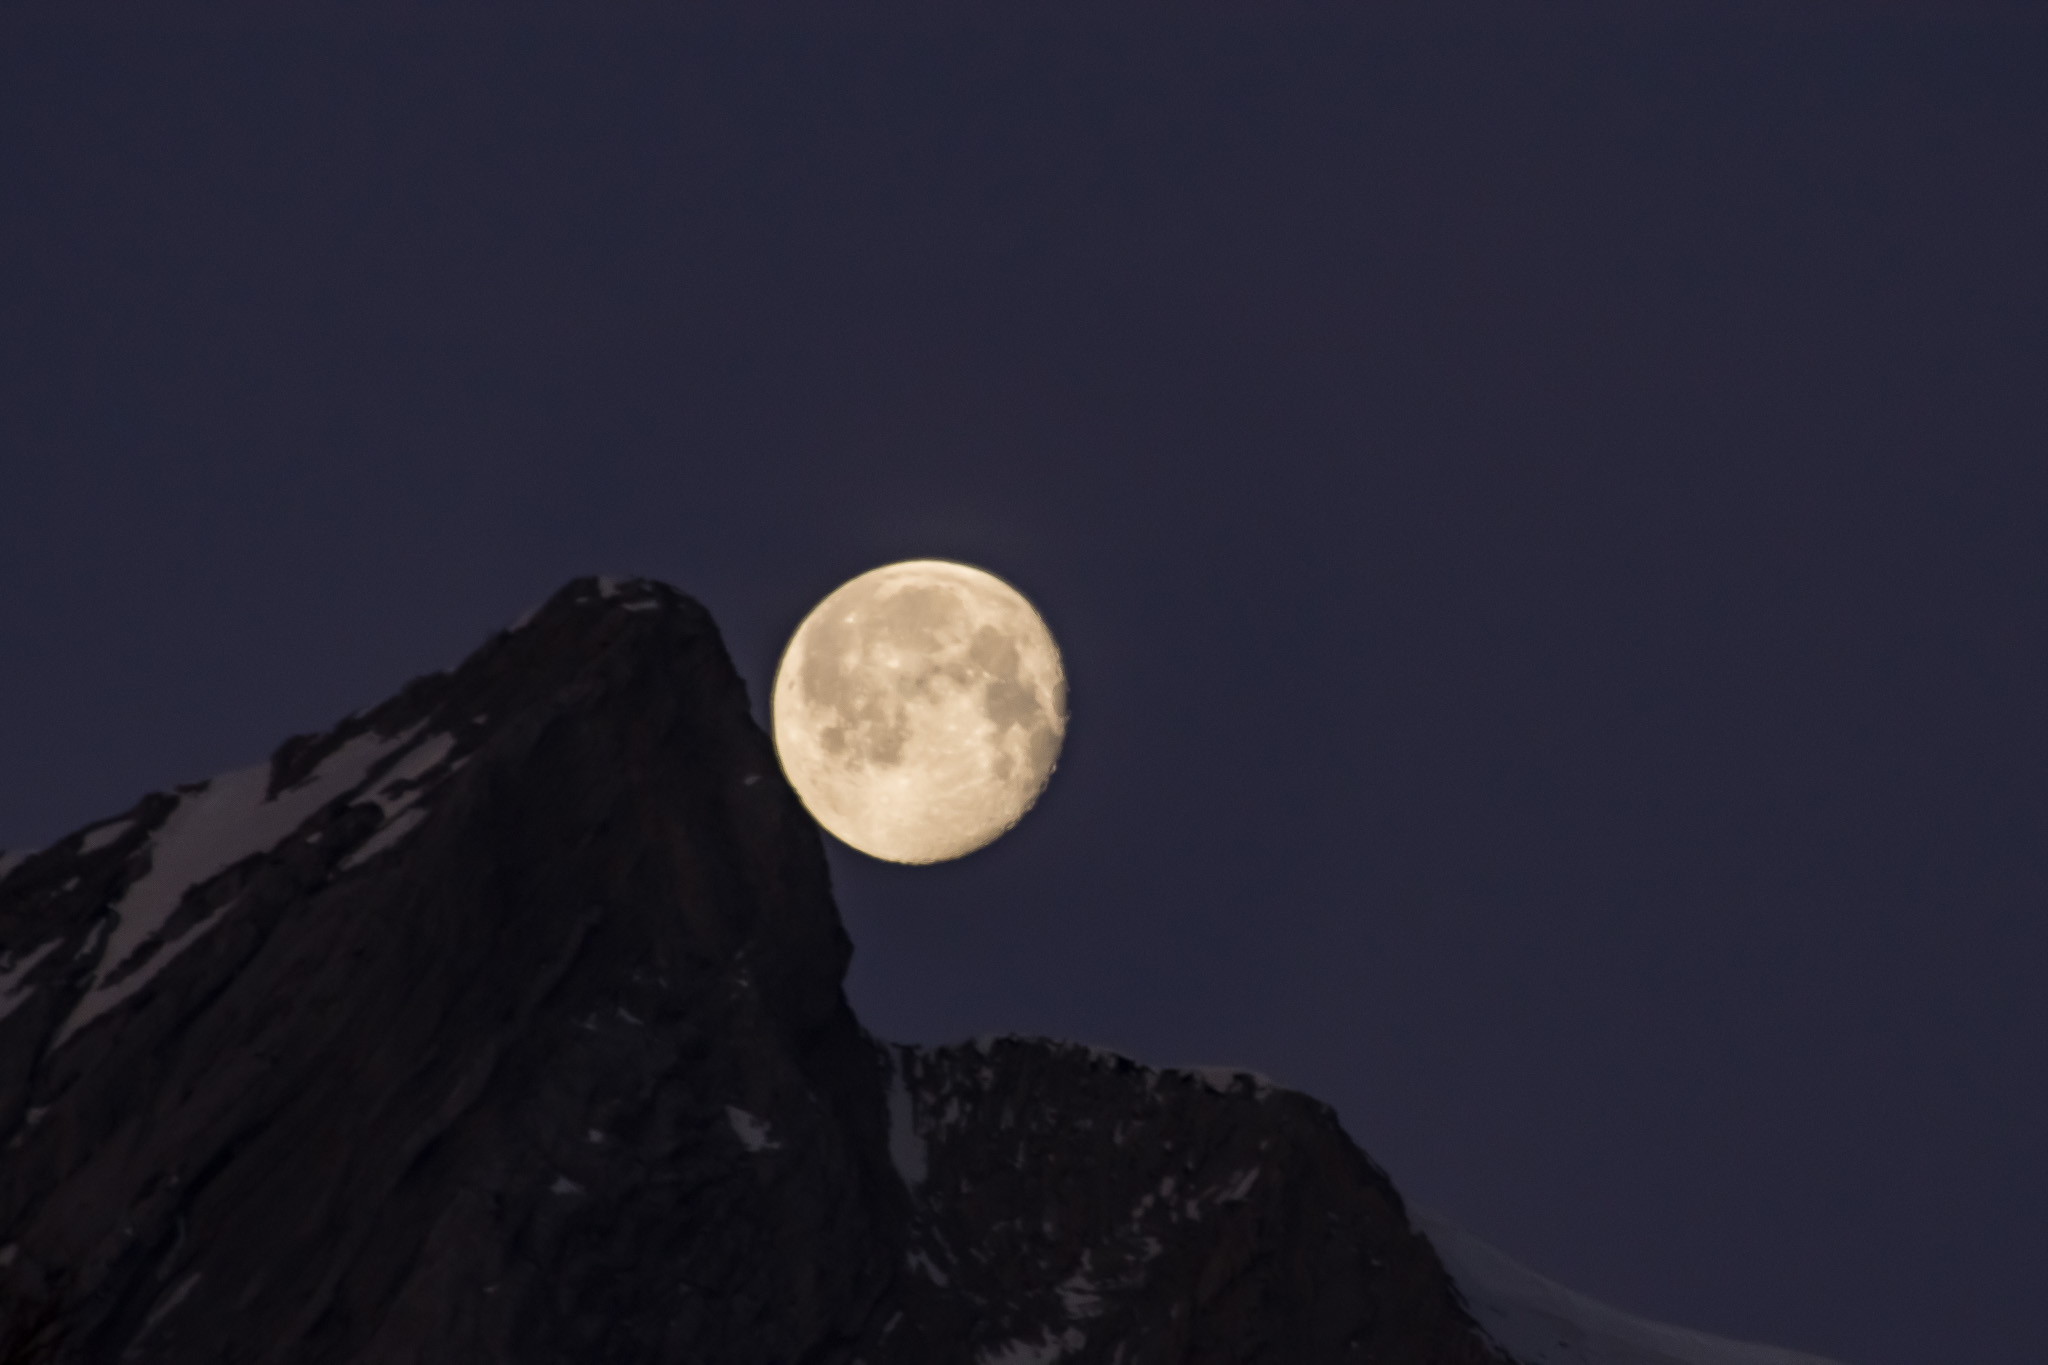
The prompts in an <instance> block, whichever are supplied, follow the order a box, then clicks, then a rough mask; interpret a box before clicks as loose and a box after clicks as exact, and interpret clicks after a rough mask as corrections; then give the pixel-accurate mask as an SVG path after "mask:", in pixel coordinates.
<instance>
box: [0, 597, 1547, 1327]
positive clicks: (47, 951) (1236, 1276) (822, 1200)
mask: <svg viewBox="0 0 2048 1365" xmlns="http://www.w3.org/2000/svg"><path fill="white" fill-rule="evenodd" d="M850 952H851V948H850V944H849V942H848V939H847V937H846V934H845V932H844V930H843V929H842V927H841V925H840V922H839V918H838V914H837V912H836V910H835V908H834V906H833V903H832V898H831V892H830V887H829V883H828V875H827V869H826V863H825V859H824V854H823V847H822V844H821V840H820V836H819V834H818V831H817V828H816V826H815V825H814V824H813V823H812V822H811V820H810V818H809V816H808V815H807V814H806V813H805V811H804V809H803V807H802V805H801V804H800V803H799V802H798V801H797V799H796V797H795V795H794V794H793V793H792V792H791V791H790V789H789V787H788V786H787V784H786V783H785V782H784V781H783V778H782V775H781V772H780V770H779V768H778V766H777V764H776V761H775V755H774V752H773V749H772V746H771V745H770V744H769V741H768V739H767V737H766V736H765V735H763V734H762V733H761V731H760V729H759V728H758V727H757V726H756V725H755V724H754V722H753V720H752V719H751V716H750V715H749V712H748V707H747V701H746V692H745V688H744V685H743V684H742V682H741V680H740V678H739V676H738V674H737V673H736V672H735V671H734V669H733V667H732V664H731V661H730V660H729V659H728V658H727V656H726V653H725V649H724V646H723V644H722V643H721V641H720V639H719V635H718V631H717V628H716V626H715V625H714V624H713V623H712V620H711V618H710V616H709V614H708V613H707V612H706V611H705V610H704V609H703V608H702V607H701V606H699V605H698V604H697V603H696V602H694V601H692V600H691V599H690V598H688V597H686V596H684V595H683V594H682V593H679V592H677V591H676V590H674V589H673V588H670V587H667V586H665V585H663V584H659V583H652V582H647V581H644V580H630V581H624V582H620V581H615V580H610V579H602V578H583V579H578V580H576V581H574V582H572V583H570V584H568V585H567V586H565V587H564V588H562V589H561V590H560V591H559V592H557V593H556V594H555V595H554V596H553V597H551V598H549V599H548V601H547V602H546V603H544V604H543V605H542V606H541V607H539V608H538V609H536V610H535V611H534V612H533V613H530V614H529V616H528V617H527V618H525V619H523V620H522V621H521V622H519V623H517V624H516V625H515V626H513V627H511V628H509V629H507V630H504V631H501V632H498V633H497V634H495V635H493V636H492V637H491V638H490V639H488V640H487V641H486V642H485V643H484V644H483V645H482V646H481V647H480V648H478V649H477V650H476V651H475V652H474V653H473V654H472V655H471V656H470V657H469V658H468V659H467V660H465V661H464V662H463V663H462V664H461V665H460V666H458V667H456V668H454V669H452V670H450V671H447V672H444V673H437V674H433V675H430V676H428V677H425V678H420V679H417V680H415V681H414V682H412V683H410V684H408V685H406V686H405V687H403V688H401V689H400V690H399V691H398V692H397V693H396V694H394V695H393V696H392V697H391V698H390V699H389V700H387V701H385V702H382V703H380V704H378V705H375V706H373V707H370V708H367V709H365V710H363V711H359V712H357V713H356V714H355V715H353V716H350V717H348V718H346V719H344V720H343V721H341V722H340V723H339V724H337V725H336V726H334V727H333V728H332V729H330V730H327V731H325V732H322V733H319V734H312V735H301V736H297V737H294V738H292V739H289V740H287V741H286V742H285V743H284V744H283V745H281V746H280V747H279V748H278V749H277V751H276V752H275V753H274V754H273V755H272V756H271V758H270V759H269V760H268V761H267V762H264V763H259V764H256V765H253V766H251V767H249V768H245V769H242V770H239V771H237V772H231V773H226V774H222V775H220V776H217V777H214V778H211V779H209V780H207V781H204V782H198V783H193V784H190V785H187V786H182V787H178V788H175V789H173V790H171V791H167V792H161V793H157V794H154V795H151V796H147V797H145V798H143V799H142V800H141V801H140V802H138V803H136V805H135V806H134V807H133V808H131V809H130V810H128V811H126V812H124V813H123V814H121V815H119V816H117V817H115V818H113V819H110V820H103V821H99V822H96V823H95V824H93V825H91V826H88V827H87V828H85V829H83V830H80V831H78V832H77V833H75V834H73V835H71V836H69V837H67V838H65V839H62V840H59V841H58V842H57V843H56V844H54V845H52V846H51V847H50V848H48V849H45V850H42V851H41V852H39V853H36V854H34V855H31V856H29V857H27V858H26V859H25V860H20V861H17V862H15V863H13V864H12V865H10V866H7V867H5V868H4V869H0V1141H4V1148H0V1291H4V1292H5V1294H6V1295H8V1296H11V1297H12V1298H13V1299H14V1300H15V1301H17V1302H25V1301H29V1300H37V1299H54V1300H55V1301H57V1302H59V1303H60V1304H61V1305H62V1309H63V1316H62V1321H63V1324H64V1326H65V1329H66V1331H67V1342H68V1347H67V1349H68V1350H69V1352H70V1356H71V1358H73V1359H75V1360H77V1361H79V1362H89V1363H91V1365H99V1363H100V1362H106V1363H108V1365H111V1363H112V1362H115V1361H127V1360H134V1359H147V1360H150V1361H158V1362H167V1363H170V1365H179V1363H181V1362H188V1361H189V1362H199V1361H207V1362H214V1361H223V1360H241V1361H263V1362H267V1361H292V1362H335V1363H336V1365H343V1363H346V1365H355V1363H356V1362H362V1363H363V1365H368V1363H369V1362H376V1365H391V1363H393V1362H429V1361H431V1362H434V1363H435V1365H444V1363H445V1362H469V1361H474V1362H515V1361H516V1362H527V1361H532V1362H557V1361H563V1360H574V1361H588V1362H598V1361H604V1362H613V1361H617V1362H643V1361H644V1362H683V1361H702V1360H715V1361H719V1362H721V1365H752V1363H754V1362H760V1365H768V1363H769V1362H785V1363H787V1365H853V1362H862V1365H960V1362H965V1361H973V1362H976V1365H1052V1362H1055V1361H1069V1362H1073V1363H1074V1365H1096V1363H1098V1362H1099V1363H1100V1365H1108V1362H1112V1361H1114V1362H1119V1365H1150V1363H1151V1362H1160V1363H1161V1365H1163V1363H1164V1362H1211V1361H1213V1362H1225V1361H1229V1362H1237V1361H1255V1360H1270V1361H1276V1362H1282V1361H1284V1362H1288V1365H1298V1363H1300V1362H1321V1361H1330V1362H1337V1361H1353V1360H1374V1361H1380V1362H1386V1363H1387V1365H1425V1363H1434V1365H1488V1363H1489V1362H1499V1361H1504V1360H1505V1359H1506V1358H1507V1357H1506V1356H1505V1355H1503V1354H1502V1353H1501V1352H1500V1351H1499V1350H1498V1348H1497V1347H1496V1346H1495V1345H1494V1344H1493V1343H1492V1342H1490V1341H1489V1340H1488V1339H1487V1338H1486V1336H1485V1335H1484V1334H1483V1333H1482V1332H1481V1331H1480V1330H1479V1328H1478V1327H1477V1325H1476V1324H1475V1323H1474V1321H1473V1319H1472V1318H1471V1317H1470V1315H1469V1314H1468V1313H1467V1311H1466V1310H1465V1308H1464V1307H1463V1305H1462V1303H1461V1301H1460V1299H1459V1296H1458V1292H1457V1290H1456V1289H1455V1288H1454V1286H1453V1284H1452V1282H1451V1280H1450V1279H1449V1278H1448V1277H1447V1276H1446V1274H1445V1272H1444V1269H1443V1267H1442V1265H1441V1264H1440V1262H1439V1261H1438V1259H1437V1256H1436V1253H1435V1251H1434V1250H1433V1248H1432V1246H1431V1243H1430V1242H1429V1241H1428V1240H1427V1239H1426V1238H1425V1237H1424V1236H1423V1235H1422V1234H1421V1233H1419V1232H1418V1231H1417V1230H1416V1229H1415V1227H1414V1226H1412V1225H1411V1223H1410V1221H1409V1218H1408V1214H1407V1211H1406V1209H1405V1207H1404V1205H1403V1203H1402V1201H1401V1198H1400V1196H1399V1194H1398V1193H1397V1192H1396V1191H1395V1189H1394V1187H1393V1185H1392V1183H1391V1182H1390V1181H1389V1180H1388V1179H1387V1178H1386V1176H1385V1174H1384V1173H1383V1172H1381V1171H1380V1170H1379V1169H1378V1167H1376V1166H1375V1165H1373V1163H1372V1162H1371V1160H1370V1159H1369V1158H1367V1157H1366V1156H1365V1154H1364V1153H1363V1152H1361V1151H1359V1149H1358V1148H1357V1147H1356V1146H1355V1145H1354V1144H1353V1143H1352V1142H1351V1140H1350V1139H1349V1138H1348V1137H1347V1136H1346V1135H1345V1134H1344V1132H1343V1130H1342V1129H1341V1127H1340V1126H1339V1125H1338V1124H1337V1121H1336V1118H1335V1116H1334V1115H1333V1114H1332V1113H1331V1112H1330V1111H1329V1110H1328V1109H1327V1108H1326V1107H1325V1106H1323V1105H1320V1104H1318V1103H1317V1102H1315V1101H1314V1100H1311V1099H1309V1098H1307V1097H1306V1096H1302V1095H1297V1094H1294V1093H1292V1092H1289V1091H1286V1090H1283V1089H1280V1088H1278V1087H1275V1086H1273V1085H1271V1084H1270V1083H1268V1082H1265V1081H1263V1080H1261V1079H1260V1078H1258V1077H1255V1076H1251V1075H1249V1073H1236V1072H1226V1071H1222V1070H1214V1069H1212V1070H1208V1071H1195V1072H1162V1071H1154V1070H1151V1069H1149V1068H1145V1067H1142V1066H1139V1065H1138V1064H1136V1063H1134V1062H1131V1061H1129V1060H1127V1059H1124V1058H1119V1057H1115V1056H1113V1055H1111V1054H1108V1053H1104V1052H1101V1051H1100V1050H1097V1049H1089V1048H1082V1047H1076V1046H1073V1045H1069V1044H1062V1043H1054V1042H1048V1041H1045V1040H1039V1039H1015V1038H1012V1039H1000V1040H995V1039H984V1040H980V1041H978V1042H975V1043H969V1044H963V1045H960V1046H957V1047H951V1048H907V1047H895V1046H890V1045H886V1044H881V1043H878V1042H876V1041H875V1040H873V1039H871V1038H870V1037H869V1036H868V1035H867V1034H866V1033H865V1031H864V1030H862V1028H861V1027H860V1025H859V1023H858V1021H857V1020H856V1019H855V1018H854V1016H853V1014H852V1011H851V1010H850V1009H849V1008H848V1006H847V1003H846V999H845V996H844V994H843V991H842V981H843V978H844V974H845V969H846V965H847V962H848V959H849V955H850Z"/></svg>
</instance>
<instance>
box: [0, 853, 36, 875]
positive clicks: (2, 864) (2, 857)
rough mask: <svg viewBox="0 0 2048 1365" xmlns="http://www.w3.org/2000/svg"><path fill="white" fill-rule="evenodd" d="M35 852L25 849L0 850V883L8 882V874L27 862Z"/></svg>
mask: <svg viewBox="0 0 2048 1365" xmlns="http://www.w3.org/2000/svg"><path fill="white" fill-rule="evenodd" d="M34 852H35V850H33V849H25V848H11V849H0V881H6V880H7V874H8V873H10V872H12V871H14V869H15V868H17V867H20V866H21V865H22V864H23V863H25V862H27V861H28V860H29V858H30V857H32V856H33V855H34Z"/></svg>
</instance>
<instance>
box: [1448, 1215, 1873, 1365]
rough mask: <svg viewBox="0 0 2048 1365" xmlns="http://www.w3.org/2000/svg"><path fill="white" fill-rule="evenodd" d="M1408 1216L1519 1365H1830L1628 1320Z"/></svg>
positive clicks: (1467, 1237)
mask: <svg viewBox="0 0 2048 1365" xmlns="http://www.w3.org/2000/svg"><path fill="white" fill-rule="evenodd" d="M1408 1213H1409V1216H1410V1218H1411V1219H1412V1220H1413V1221H1414V1223H1415V1226H1416V1227H1417V1228H1418V1229H1420V1230H1421V1232H1422V1233H1423V1234H1424V1235H1425V1236H1427V1237H1428V1238H1429V1240H1430V1241H1431V1242H1433V1243H1434V1244H1435V1245H1436V1250H1437V1255H1438V1256H1440V1257H1441V1258H1442V1259H1443V1263H1444V1268H1445V1269H1447V1270H1449V1271H1450V1272H1451V1278H1452V1279H1453V1280H1454V1281H1456V1283H1457V1286H1458V1291H1459V1293H1461V1294H1463V1295H1464V1296H1465V1302H1466V1304H1467V1306H1468V1307H1470V1308H1471V1310H1472V1316H1473V1317H1475V1318H1477V1319H1478V1320H1479V1325H1480V1326H1481V1327H1483V1328H1485V1329H1486V1332H1487V1334H1488V1335H1489V1336H1491V1337H1492V1338H1493V1339H1494V1340H1495V1341H1496V1342H1498V1343H1499V1344H1500V1345H1501V1346H1503V1347H1505V1348H1506V1349H1507V1350H1508V1352H1509V1353H1510V1354H1512V1355H1513V1356H1514V1357H1515V1358H1516V1359H1517V1360H1520V1361H1522V1362H1523V1363H1524V1365H1836V1362H1834V1361H1831V1360H1827V1359H1825V1358H1823V1357H1821V1356H1815V1355H1807V1354H1805V1353H1803V1352H1800V1351H1788V1350H1786V1349H1784V1348H1783V1347H1780V1346H1760V1345H1757V1344H1755V1343H1753V1342H1747V1341H1730V1340H1728V1339H1727V1338H1726V1337H1716V1336H1709V1335H1708V1334H1706V1333H1705V1332H1694V1331H1689V1330H1687V1329H1686V1328H1683V1327H1671V1326H1667V1325H1666V1324H1664V1323H1661V1322H1649V1321H1646V1320H1645V1319H1642V1318H1638V1317H1634V1316H1631V1315H1630V1314H1627V1313H1624V1312H1622V1311H1621V1310H1620V1309H1618V1308H1610V1307H1608V1306H1607V1305H1606V1304H1604V1303H1601V1302H1600V1301H1599V1300H1598V1299H1590V1298H1587V1297H1586V1296H1585V1295H1584V1294H1580V1293H1577V1292H1575V1291H1573V1290H1570V1289H1566V1288H1565V1287H1564V1286H1563V1285H1561V1284H1558V1283H1557V1282H1556V1281H1555V1280H1547V1279H1545V1278H1544V1277H1543V1276H1541V1275H1538V1274H1537V1273H1536V1272H1535V1271H1533V1270H1530V1269H1529V1268H1528V1267H1526V1266H1524V1265H1522V1264H1520V1263H1519V1262H1517V1261H1514V1260H1512V1259H1510V1258H1509V1257H1508V1256H1507V1254H1506V1253H1504V1252H1502V1251H1500V1250H1498V1249H1496V1248H1494V1247H1492V1246H1489V1245H1488V1244H1486V1243H1485V1242H1482V1241H1480V1240H1479V1239H1478V1238H1477V1237H1474V1236H1473V1235H1472V1234H1471V1233H1469V1232H1466V1231H1464V1230H1463V1229H1462V1228H1459V1227H1458V1226H1457V1225H1456V1224H1454V1223H1452V1222H1450V1221H1449V1220H1447V1219H1446V1218H1444V1217H1443V1215H1441V1214H1438V1213H1435V1212H1432V1211H1431V1210H1428V1209H1423V1208H1418V1207H1417V1206H1415V1205H1414V1204H1410V1205H1409V1206H1408Z"/></svg>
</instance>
